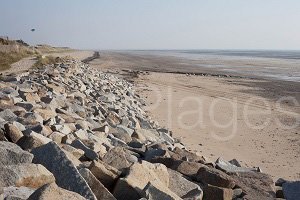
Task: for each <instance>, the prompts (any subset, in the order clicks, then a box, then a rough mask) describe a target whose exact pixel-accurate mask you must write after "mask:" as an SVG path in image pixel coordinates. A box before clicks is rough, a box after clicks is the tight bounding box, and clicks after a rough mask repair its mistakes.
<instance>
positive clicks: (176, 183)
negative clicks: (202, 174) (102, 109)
mask: <svg viewBox="0 0 300 200" xmlns="http://www.w3.org/2000/svg"><path fill="white" fill-rule="evenodd" d="M168 172H169V176H170V181H169V182H170V183H169V189H170V190H171V191H173V192H174V193H175V194H177V195H178V196H179V197H181V198H183V199H195V200H201V199H202V198H203V191H202V190H201V188H200V187H199V186H198V185H197V184H195V183H193V182H191V181H189V180H188V179H186V178H185V177H183V175H182V174H180V173H179V172H176V171H174V170H172V169H168Z"/></svg>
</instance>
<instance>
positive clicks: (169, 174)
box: [0, 60, 299, 200]
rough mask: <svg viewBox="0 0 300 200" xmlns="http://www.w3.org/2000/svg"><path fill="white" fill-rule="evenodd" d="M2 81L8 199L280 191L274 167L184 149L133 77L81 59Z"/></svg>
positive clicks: (252, 195) (1, 161)
mask: <svg viewBox="0 0 300 200" xmlns="http://www.w3.org/2000/svg"><path fill="white" fill-rule="evenodd" d="M0 88H1V90H0V102H1V106H0V128H1V129H0V155H1V157H0V168H1V170H0V194H1V195H2V196H3V198H4V199H111V200H113V199H125V200H127V199H128V200H134V199H141V198H145V199H151V200H152V199H166V200H167V199H170V200H171V199H274V198H275V197H276V192H275V189H274V183H273V181H272V179H271V178H270V176H268V175H267V174H264V173H261V172H259V170H257V169H255V168H253V169H252V168H243V167H241V166H240V165H239V163H238V162H237V161H234V160H233V161H230V162H227V161H224V160H222V159H218V160H217V161H216V162H215V163H209V162H207V161H206V160H205V159H204V157H202V156H200V155H198V154H196V153H192V152H190V151H188V150H186V148H185V147H184V145H183V144H181V143H180V142H179V141H178V140H176V139H174V138H173V137H172V136H171V134H170V131H169V130H166V129H164V128H161V127H160V126H159V125H158V123H157V122H155V121H153V120H151V118H150V117H149V116H147V115H146V113H145V112H144V111H143V106H144V102H143V100H142V99H141V98H140V97H139V96H138V95H137V94H135V92H134V90H133V85H132V84H131V83H128V82H126V81H125V80H122V79H120V78H117V77H116V76H113V75H111V74H107V73H102V72H100V71H97V70H95V69H90V68H89V67H88V66H87V65H85V64H83V63H81V62H77V61H74V60H69V61H66V62H64V63H58V64H56V65H51V66H46V67H43V68H40V69H32V70H30V72H27V73H24V74H19V75H14V76H7V77H2V81H1V82H0ZM298 185H299V184H298ZM294 186H295V184H294V185H293V187H294ZM296 186H297V184H296ZM297 187H298V186H297ZM286 188H287V189H285V187H283V190H282V193H284V195H286V194H285V191H287V190H289V189H290V187H286ZM278 195H280V192H278Z"/></svg>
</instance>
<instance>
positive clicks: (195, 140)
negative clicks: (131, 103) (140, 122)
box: [90, 52, 300, 180]
mask: <svg viewBox="0 0 300 200" xmlns="http://www.w3.org/2000/svg"><path fill="white" fill-rule="evenodd" d="M100 55H101V56H100V59H96V60H94V61H92V62H91V63H90V64H91V65H92V66H94V67H96V68H101V69H103V70H104V71H110V72H112V73H117V74H119V75H121V76H128V71H127V70H128V69H129V70H138V71H147V73H142V74H141V73H140V74H139V75H138V78H135V79H134V81H135V84H136V86H137V87H136V88H138V91H137V92H138V93H139V94H140V95H142V97H143V98H145V99H146V104H147V105H149V106H148V107H147V110H148V112H149V114H150V115H151V116H153V119H156V120H158V122H159V123H160V124H161V125H163V126H165V127H168V128H170V129H171V130H173V136H175V137H177V138H180V139H181V140H182V141H183V142H184V143H185V144H186V145H187V146H188V148H189V149H190V150H192V151H197V152H199V153H201V154H202V155H203V156H205V157H206V158H207V159H208V160H211V161H215V160H216V159H217V158H218V157H219V156H221V157H223V158H225V159H227V160H230V159H233V158H236V159H237V160H238V161H240V162H241V163H242V164H243V165H244V166H249V167H260V168H261V170H262V171H265V172H267V173H269V174H271V175H272V176H273V177H274V178H279V177H282V178H286V179H290V180H293V179H299V178H300V171H299V168H300V157H299V153H300V149H299V145H300V136H299V135H300V128H299V113H300V107H299V104H298V102H299V100H300V94H299V90H300V83H299V82H291V81H283V80H275V79H263V78H261V77H254V76H251V77H247V76H243V74H242V73H238V72H236V73H230V74H228V72H226V73H224V71H220V70H218V69H214V68H211V69H207V68H201V67H199V66H194V65H193V63H190V64H189V63H188V64H185V65H183V64H180V62H178V60H176V59H174V58H169V57H154V56H140V55H139V56H137V55H129V54H125V53H120V52H117V53H116V52H101V53H100ZM186 73H189V74H196V75H187V74H186ZM129 77H130V76H129Z"/></svg>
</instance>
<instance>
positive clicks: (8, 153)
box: [0, 141, 33, 166]
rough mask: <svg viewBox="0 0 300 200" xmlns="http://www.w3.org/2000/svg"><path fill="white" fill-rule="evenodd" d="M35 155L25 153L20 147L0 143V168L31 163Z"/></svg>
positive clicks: (3, 142) (8, 143)
mask: <svg viewBox="0 0 300 200" xmlns="http://www.w3.org/2000/svg"><path fill="white" fill-rule="evenodd" d="M32 159H33V155H32V154H30V153H28V152H26V151H23V150H22V149H21V148H20V147H19V146H18V145H16V144H13V143H10V142H5V141H0V166H3V165H17V164H20V163H31V162H32Z"/></svg>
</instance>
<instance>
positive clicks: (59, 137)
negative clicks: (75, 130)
mask: <svg viewBox="0 0 300 200" xmlns="http://www.w3.org/2000/svg"><path fill="white" fill-rule="evenodd" d="M48 137H49V138H50V139H51V140H52V141H54V142H56V143H57V144H61V143H62V139H63V137H65V135H64V134H62V133H60V132H53V133H51V135H49V136H48Z"/></svg>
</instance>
